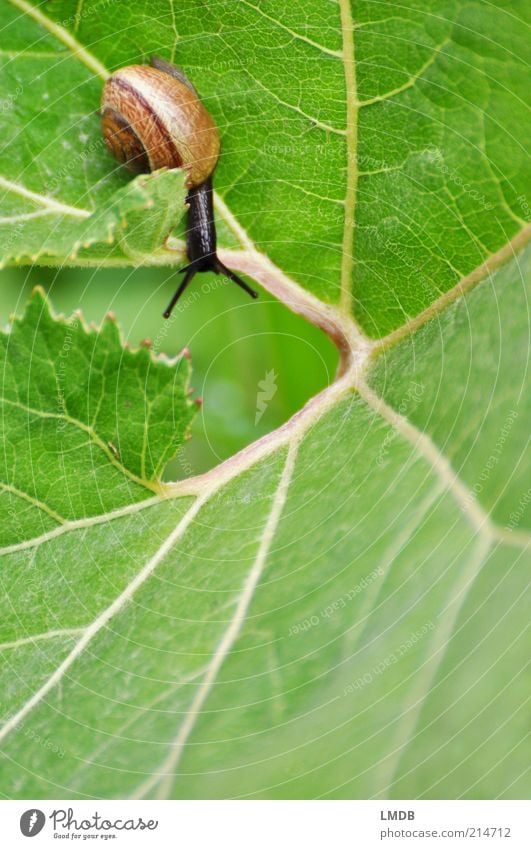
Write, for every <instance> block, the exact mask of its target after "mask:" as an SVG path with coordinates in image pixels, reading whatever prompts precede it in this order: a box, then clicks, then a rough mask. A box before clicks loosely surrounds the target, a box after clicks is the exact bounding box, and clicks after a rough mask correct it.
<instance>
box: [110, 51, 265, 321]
mask: <svg viewBox="0 0 531 849" xmlns="http://www.w3.org/2000/svg"><path fill="white" fill-rule="evenodd" d="M102 127H103V137H104V140H105V144H106V145H107V147H108V148H109V150H110V151H111V153H112V154H113V155H114V156H115V157H116V159H118V161H119V162H122V163H123V164H125V165H126V166H127V167H128V168H129V169H130V170H131V171H135V172H136V173H148V172H150V171H155V170H156V169H157V168H183V169H185V170H186V172H187V175H188V176H187V181H186V183H187V186H188V196H187V198H186V202H187V205H188V222H187V224H188V226H187V230H186V253H187V256H188V259H189V264H188V265H187V266H186V267H185V268H182V269H181V272H180V273H184V278H183V280H182V282H181V284H180V286H179V288H178V289H177V291H176V293H175V295H174V296H173V298H172V300H171V303H170V304H169V306H168V308H167V310H165V312H164V317H165V318H168V317H169V316H170V315H171V312H172V310H173V308H174V306H175V304H176V303H177V301H178V299H179V298H180V296H181V295H182V293H183V292H184V290H185V288H186V287H187V286H188V284H189V283H190V281H191V279H192V278H193V276H194V275H195V274H196V273H197V272H201V271H214V272H215V273H216V274H224V275H225V276H226V277H228V278H229V279H230V280H232V281H234V283H237V285H238V286H240V287H241V288H242V289H244V290H245V291H246V292H247V293H248V294H249V295H251V297H253V298H256V297H257V293H256V292H254V291H253V289H251V288H250V287H249V286H248V285H247V283H245V282H244V281H243V280H241V279H240V278H239V277H238V276H237V275H236V274H234V272H232V271H231V270H230V269H228V268H227V267H226V266H225V265H223V263H222V262H221V260H220V259H219V258H218V256H217V254H216V225H215V221H214V207H213V200H212V174H213V172H214V169H215V167H216V164H217V161H218V156H219V135H218V131H217V129H216V126H215V124H214V122H213V120H212V118H211V117H210V115H209V113H208V112H207V110H206V109H205V107H204V106H203V104H202V103H201V100H200V99H199V96H198V94H197V92H196V90H195V88H194V87H193V85H192V84H191V83H190V81H189V80H188V79H187V78H186V76H185V75H184V74H183V73H182V71H180V70H179V69H178V68H176V67H175V66H174V65H171V64H170V63H169V62H165V61H164V60H163V59H159V58H158V57H154V58H153V59H152V60H151V66H146V65H130V66H128V67H126V68H121V69H120V70H118V71H116V72H115V73H114V74H112V76H111V77H109V79H108V80H107V82H106V83H105V87H104V89H103V96H102Z"/></svg>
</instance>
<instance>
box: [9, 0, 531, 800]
mask: <svg viewBox="0 0 531 849" xmlns="http://www.w3.org/2000/svg"><path fill="white" fill-rule="evenodd" d="M4 6H5V10H6V29H5V31H4V33H5V44H4V45H3V48H2V49H4V48H5V51H7V52H8V54H9V56H10V57H11V59H12V65H11V63H7V62H6V76H5V78H6V79H7V90H9V91H13V90H16V86H15V88H13V86H14V85H15V84H18V83H19V82H20V84H21V85H22V91H21V93H20V95H19V97H18V99H17V100H16V102H14V104H13V109H12V110H11V111H12V113H13V114H12V115H10V120H9V121H7V119H6V118H5V115H2V116H1V119H2V121H5V125H3V130H4V138H6V139H7V140H9V141H10V142H12V140H13V138H14V135H15V134H19V135H20V136H21V138H23V139H24V140H25V141H26V143H25V144H21V145H13V144H10V145H9V146H8V147H7V148H6V150H5V151H4V153H3V154H2V156H3V157H4V160H3V161H4V162H5V170H4V171H3V172H2V173H5V174H6V175H9V176H5V177H4V178H3V183H2V186H3V187H4V188H6V192H7V197H8V198H11V201H12V202H13V207H10V214H16V209H17V208H19V207H17V204H19V202H20V189H18V195H19V197H18V198H16V197H14V196H15V195H16V194H17V190H13V189H12V188H9V186H8V185H7V183H6V181H7V180H9V181H10V182H11V183H15V184H16V185H17V186H18V187H20V186H23V187H24V188H25V189H27V190H29V191H32V192H37V193H39V194H42V195H43V196H44V197H45V198H49V197H51V196H52V195H51V194H50V192H49V190H48V189H49V187H47V183H46V176H45V175H48V179H51V177H50V175H53V174H54V173H56V172H57V170H58V169H59V170H60V166H59V164H58V163H59V161H60V159H61V158H64V156H63V154H61V150H60V147H61V144H62V141H65V140H66V141H67V142H72V144H73V145H74V147H75V149H76V150H78V149H79V144H80V140H79V135H78V134H79V124H80V122H81V124H82V127H83V132H84V133H86V134H87V136H88V139H87V142H86V143H87V145H88V146H90V144H91V143H92V141H94V142H95V143H96V140H99V128H98V122H97V119H96V118H95V117H94V114H93V110H95V109H96V108H97V103H98V98H99V92H100V89H101V84H102V80H103V78H104V77H105V75H106V73H107V69H112V68H114V67H117V66H119V65H121V64H126V63H130V62H134V61H144V60H146V59H147V57H148V56H149V54H150V53H152V52H157V53H160V54H162V55H164V56H166V57H168V58H171V59H174V60H176V61H178V63H179V64H181V65H182V66H183V67H184V68H185V69H186V70H187V71H188V72H190V74H191V76H192V78H193V80H194V83H196V84H197V86H198V88H199V90H200V91H201V92H202V94H203V96H204V98H205V102H206V104H207V106H208V108H209V109H211V111H212V113H213V114H214V116H215V118H216V120H217V122H218V125H219V126H220V129H221V132H222V137H223V151H224V154H223V157H222V159H221V162H220V166H219V169H218V172H217V174H216V185H217V189H218V192H219V195H218V198H217V212H218V218H219V220H220V224H221V227H220V232H221V242H222V245H223V246H224V247H225V249H227V248H229V247H230V248H234V245H235V243H236V244H237V246H238V247H237V249H236V250H232V251H228V250H225V251H224V256H226V257H228V258H230V259H231V260H232V262H233V264H234V266H235V267H237V268H240V270H243V271H244V272H245V271H247V272H250V271H252V273H253V274H254V275H255V276H256V277H257V279H258V280H260V281H261V282H263V283H264V285H265V286H266V287H269V288H270V290H271V291H274V292H276V293H279V294H280V295H281V297H282V298H283V299H284V300H286V301H289V303H290V304H291V305H292V306H293V307H294V309H297V310H299V311H301V312H303V313H304V314H305V315H309V316H310V317H311V318H312V320H313V321H315V322H316V323H318V324H320V325H321V326H324V327H326V329H327V330H328V332H329V333H330V335H331V336H333V338H334V339H336V341H338V344H339V346H340V348H341V351H342V363H341V367H342V373H341V376H340V377H338V379H337V380H336V381H335V383H334V384H332V385H331V386H330V387H329V388H328V389H326V390H325V391H324V392H323V393H321V395H319V396H317V397H316V398H314V399H312V400H311V401H310V402H309V403H308V404H307V406H306V407H305V408H304V409H303V410H302V411H301V412H300V413H299V414H298V415H297V416H295V417H294V418H292V419H291V420H290V421H289V422H288V423H287V424H286V425H285V426H284V427H283V428H281V429H279V430H277V431H275V432H274V433H272V434H269V435H268V436H267V437H265V438H264V439H262V440H260V441H259V442H256V443H254V444H253V445H251V446H249V447H248V448H247V449H246V450H244V451H243V452H241V453H240V454H238V455H236V456H235V457H234V458H232V459H231V460H229V461H228V462H226V463H224V464H222V465H220V466H218V467H217V468H215V469H213V470H212V471H211V472H209V473H207V474H206V475H203V476H201V477H198V478H195V479H194V478H192V479H189V480H186V481H182V482H180V483H177V484H164V483H162V482H161V474H162V470H163V467H164V464H165V462H166V460H167V459H168V458H169V456H171V454H172V453H174V452H175V450H177V448H178V446H179V444H180V442H181V440H182V438H183V435H184V432H185V429H186V425H187V423H188V421H189V417H190V414H191V413H190V411H191V406H190V403H189V401H188V400H187V397H188V396H187V388H186V387H187V377H188V367H187V365H186V363H185V362H184V361H179V363H178V364H174V365H173V366H172V367H171V368H168V367H167V365H166V364H164V363H161V362H155V361H154V360H153V359H152V357H151V355H150V354H149V353H148V352H147V351H141V352H139V353H136V354H132V353H130V352H128V351H127V350H124V349H123V348H121V346H120V344H119V339H118V337H117V331H116V328H115V326H114V324H112V323H111V324H109V325H105V327H104V328H103V329H102V330H100V331H99V332H96V331H91V332H87V330H86V329H85V328H83V327H82V326H79V327H76V328H75V331H73V330H72V324H71V323H70V324H68V323H66V324H65V323H64V322H61V321H59V322H56V321H54V320H52V319H51V318H50V317H49V315H48V314H47V312H46V309H43V305H42V302H41V301H40V300H39V297H38V296H37V299H36V300H35V301H34V302H33V303H32V305H31V307H30V309H29V312H28V314H27V315H26V317H25V319H24V320H23V321H22V322H21V323H20V324H18V323H16V322H15V324H14V326H13V329H12V330H11V332H10V334H8V335H6V336H5V338H4V339H3V349H4V352H5V364H4V368H3V371H2V373H3V384H4V385H3V391H2V397H3V398H4V399H5V402H4V405H3V427H4V429H5V434H4V444H5V446H6V447H5V449H4V459H3V466H2V480H3V482H4V488H3V490H1V491H0V509H2V510H3V515H4V516H5V527H6V529H7V531H6V536H5V537H4V539H3V548H2V549H1V550H0V555H1V565H0V575H1V578H2V584H3V593H2V599H3V600H2V611H1V614H2V615H1V616H0V623H1V624H0V649H1V653H0V657H1V659H2V666H1V669H0V675H1V681H0V692H1V693H2V702H1V717H2V718H1V720H0V741H1V743H2V751H3V758H2V760H1V761H0V773H1V776H0V780H1V782H2V784H1V786H2V789H3V792H4V794H5V795H6V796H14V797H27V798H72V797H74V798H91V797H103V798H108V797H117V798H123V797H131V798H137V797H139V798H144V797H148V798H149V797H153V796H160V797H163V798H184V797H190V798H216V797H222V798H233V797H252V798H271V797H279V798H301V797H302V798H314V797H332V798H342V797H347V798H352V797H358V798H367V797H383V798H388V797H392V798H402V799H403V798H422V797H427V798H447V797H448V798H456V797H459V798H478V797H479V798H492V797H496V798H527V797H528V795H529V782H528V778H527V777H526V776H527V775H528V766H529V761H530V755H531V753H530V749H529V734H528V730H529V729H528V716H527V711H526V704H527V699H528V692H529V671H528V670H529V667H528V664H527V663H526V660H527V657H528V653H529V652H528V638H527V635H526V629H527V627H528V619H529V616H528V610H529V597H528V578H527V576H528V568H527V560H525V556H526V555H525V551H526V548H527V546H528V543H529V526H530V524H531V518H530V517H531V512H530V511H529V504H530V502H531V494H530V491H529V488H528V482H527V480H526V478H525V464H524V460H525V454H524V451H525V449H526V447H527V439H528V433H527V431H528V428H527V427H526V422H527V421H528V420H529V411H528V410H527V409H526V407H525V399H526V395H525V392H524V389H525V381H526V380H527V372H526V362H525V359H524V357H523V351H525V350H526V349H527V345H528V312H527V303H528V298H529V292H528V288H529V280H530V278H531V250H530V249H529V248H528V249H527V250H525V249H523V248H524V245H525V241H526V239H527V238H528V234H529V229H525V227H524V222H523V218H524V217H525V213H526V210H527V206H528V202H527V201H526V198H527V197H529V194H526V191H527V188H526V184H525V182H524V176H523V171H524V165H525V161H524V156H523V151H522V146H521V141H520V140H521V139H523V138H525V137H526V127H525V121H526V120H527V115H526V112H525V110H524V109H523V108H522V100H523V99H524V96H525V95H526V94H527V92H526V90H525V89H524V82H523V80H524V69H525V59H526V56H527V43H526V41H524V38H525V26H524V23H523V22H524V15H527V14H528V11H527V6H525V7H524V5H523V4H517V3H515V4H512V5H511V8H510V11H509V10H507V9H506V8H505V5H504V4H501V3H500V4H490V5H488V6H486V5H485V4H475V3H470V4H466V5H463V4H457V3H450V2H448V3H443V4H441V3H428V4H426V3H422V4H420V3H413V2H410V3H406V4H405V5H403V6H401V8H400V15H399V16H398V15H396V16H395V15H393V16H390V15H389V10H388V8H387V7H386V6H385V4H375V3H372V2H361V3H356V4H350V3H348V2H347V0H340V2H339V4H338V5H337V7H331V6H330V4H324V5H323V4H322V3H318V2H317V0H311V2H309V3H305V4H298V5H293V4H292V8H290V9H288V10H287V9H286V8H285V4H281V3H280V2H277V0H271V2H267V3H260V4H258V3H251V2H247V0H245V2H242V3H238V4H224V5H221V6H205V5H204V4H203V3H198V2H192V0H185V2H183V3H179V4H174V3H171V4H168V3H167V2H164V3H159V2H151V3H150V4H149V5H148V4H147V3H144V2H138V0H137V2H132V3H128V4H127V20H126V21H125V22H124V11H123V10H124V6H123V4H115V3H109V4H106V3H105V4H102V3H101V0H99V1H98V0H85V2H84V3H82V4H78V3H74V2H62V1H61V2H60V1H59V0H52V2H49V3H46V4H40V5H38V6H34V5H32V4H30V3H29V2H27V0H6V2H5V4H4ZM334 16H335V17H334ZM28 44H31V45H32V47H31V48H28V49H27V50H24V48H25V47H27V45H28ZM354 49H355V51H356V52H355V54H354ZM10 51H11V52H10ZM38 52H42V54H43V55H42V56H35V55H33V54H35V53H38ZM56 54H59V57H58V56H57V55H56ZM32 62H33V63H35V64H33V65H32V64H31V63H32ZM27 63H30V64H29V65H28V64H27ZM35 78H36V79H35ZM30 79H31V81H32V85H31V87H30V86H29V83H28V82H27V81H28V80H30ZM346 92H347V93H346ZM52 93H53V94H54V96H53V97H52ZM45 94H48V95H49V97H48V98H44V97H43V95H45ZM43 100H45V102H46V103H49V106H48V108H47V110H46V111H43V110H42V101H43ZM50 101H51V102H50ZM91 110H92V111H91ZM17 122H18V123H17ZM37 130H38V131H37ZM76 138H77V139H78V141H75V139H76ZM64 149H65V148H64V146H63V150H64ZM66 149H67V150H68V148H66ZM74 159H75V157H74ZM72 161H74V160H72ZM1 162H2V160H0V167H1ZM173 179H174V177H172V176H171V175H169V174H162V175H160V176H159V175H155V176H154V177H153V182H151V181H150V180H148V181H147V183H145V184H144V183H140V184H129V183H128V177H127V176H126V175H124V174H123V173H122V172H121V171H120V170H119V169H115V167H114V164H113V162H112V160H110V158H109V156H108V154H106V153H105V151H104V150H103V148H102V147H101V144H100V143H99V141H98V142H97V144H96V147H95V148H94V155H93V156H91V157H90V159H89V160H87V162H86V163H85V165H84V168H83V169H81V170H80V169H72V173H70V171H69V172H68V174H66V173H63V174H62V175H61V190H60V192H58V193H57V194H54V195H53V198H54V201H58V202H61V203H65V204H69V205H73V206H77V205H79V204H80V203H81V202H82V201H83V199H85V198H86V197H90V202H91V205H90V211H92V212H93V218H92V220H91V218H87V219H86V222H85V221H84V222H83V225H84V226H90V227H92V226H95V227H96V226H97V228H98V235H97V236H96V241H95V243H94V245H91V246H89V247H86V248H83V250H82V251H80V252H79V253H78V254H77V256H74V257H72V259H71V261H72V262H78V263H80V264H81V263H83V262H85V263H90V262H97V263H102V264H105V263H106V262H107V263H109V264H112V263H113V262H130V263H133V264H139V263H141V262H145V263H149V262H161V263H165V262H168V263H173V262H174V261H175V260H176V259H177V258H178V256H179V254H178V252H177V251H172V249H171V246H172V243H170V246H169V247H168V246H166V247H165V246H164V245H163V241H164V238H163V234H164V232H165V231H166V230H167V229H168V228H170V225H171V223H172V222H175V221H176V220H177V218H178V210H179V209H180V208H181V206H182V195H181V196H179V197H180V199H179V201H178V203H177V201H175V205H174V206H171V205H172V203H173V201H174V200H175V196H174V195H173V194H172V190H171V186H170V181H171V180H173ZM175 179H177V177H175ZM159 180H160V182H158V181H159ZM126 185H127V186H132V187H133V188H125V187H126ZM157 186H158V187H160V189H161V195H160V196H157V198H156V200H155V198H154V195H153V196H151V195H150V197H153V198H154V200H155V202H154V204H153V206H151V207H150V208H149V209H147V210H146V215H147V216H155V218H156V223H155V224H154V223H153V222H152V223H151V224H149V225H146V226H145V229H144V220H143V214H144V213H143V201H142V202H140V203H139V204H138V206H134V208H132V209H131V210H130V212H131V214H132V215H134V216H139V217H138V218H135V223H134V226H133V228H132V229H122V228H121V225H120V223H119V222H121V220H122V219H121V215H122V213H121V211H120V214H118V213H117V212H116V209H117V205H118V206H119V207H120V210H122V202H124V196H123V195H122V196H120V194H118V195H117V193H120V192H125V194H126V195H127V197H129V196H128V194H127V193H128V192H129V191H132V192H133V193H134V194H135V195H136V192H137V190H139V191H145V192H147V193H148V194H150V193H151V191H152V190H153V191H154V190H155V187H157ZM166 190H167V192H166ZM117 197H118V198H120V197H121V198H122V200H119V201H118V202H117ZM172 198H173V200H172ZM109 205H110V206H111V207H112V209H113V210H114V213H112V214H111V213H108V214H109V215H111V217H112V215H113V214H114V215H115V217H114V218H113V219H112V220H113V221H114V222H115V223H114V225H113V227H111V229H112V232H113V233H115V234H116V235H115V239H116V241H115V242H113V244H112V245H111V246H110V248H109V254H108V256H106V254H105V247H104V240H105V239H104V231H105V233H108V232H109V230H108V226H107V225H106V227H102V228H101V230H100V225H99V224H98V225H96V224H95V222H96V221H99V216H100V210H106V209H107V210H108V209H109ZM170 207H171V208H170ZM83 208H85V207H83ZM88 208H89V207H88V206H87V209H88ZM102 215H103V218H105V214H103V213H102ZM174 216H175V217H174ZM102 220H103V219H102ZM150 220H151V219H150ZM23 223H24V222H23ZM76 226H79V222H78V223H77V224H76ZM36 227H37V224H36V221H35V219H29V220H27V221H25V223H24V228H25V229H24V231H23V233H22V235H21V237H20V239H21V244H23V243H26V242H27V243H28V244H34V245H36V248H35V250H40V248H39V246H40V245H41V244H42V239H43V236H42V231H41V232H40V235H39V231H38V230H37V229H35V230H34V229H33V228H36ZM58 227H59V229H58V231H57V238H56V236H55V235H50V236H49V237H47V241H46V245H47V252H48V258H49V261H56V262H57V263H58V264H59V263H60V262H62V261H63V259H67V257H71V255H72V253H76V251H77V248H76V249H74V245H79V241H80V236H79V232H78V231H76V232H75V233H74V230H75V228H73V229H72V230H71V229H70V227H71V223H70V224H68V223H65V221H63V220H62V221H61V223H60V224H58ZM26 228H27V229H26ZM113 228H115V229H113ZM135 234H141V235H142V238H143V239H144V238H145V239H146V241H145V242H143V243H140V241H138V242H137V240H136V235H135ZM6 238H7V237H6ZM32 239H33V240H34V241H33V242H32V241H31V240H32ZM159 240H160V242H159ZM82 244H83V242H82ZM4 249H5V250H6V247H5V243H4ZM6 255H7V256H10V255H13V254H12V253H11V252H10V250H9V249H7V250H6ZM21 255H24V256H25V255H26V254H25V253H24V251H23V252H22V254H21ZM54 258H55V259H54ZM41 259H42V261H43V262H44V261H47V260H46V257H42V258H41ZM353 319H356V321H354V320H353ZM360 328H361V329H360ZM73 332H75V334H76V335H75V340H74V345H73V346H72V351H71V353H70V355H69V357H68V360H67V365H66V366H65V368H66V370H67V379H66V378H64V379H63V378H61V377H59V375H60V374H61V372H60V371H59V366H60V365H61V360H62V357H61V351H62V350H63V348H64V345H65V342H66V339H67V337H68V336H69V335H71V334H72V333H73ZM375 339H376V341H374V340H375ZM174 384H175V385H174ZM64 387H67V388H66V389H65V388H64ZM65 413H66V414H65ZM526 413H527V415H526ZM80 423H81V427H80ZM63 425H66V427H65V430H64V432H63V430H62V428H63ZM48 426H49V427H48Z"/></svg>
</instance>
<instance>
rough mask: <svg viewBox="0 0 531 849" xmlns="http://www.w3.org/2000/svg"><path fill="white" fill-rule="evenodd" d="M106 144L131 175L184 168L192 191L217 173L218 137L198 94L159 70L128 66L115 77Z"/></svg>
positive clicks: (110, 83) (105, 102) (108, 92)
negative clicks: (132, 173) (214, 172)
mask: <svg viewBox="0 0 531 849" xmlns="http://www.w3.org/2000/svg"><path fill="white" fill-rule="evenodd" d="M101 107H102V128H103V137H104V140H105V144H106V145H107V147H108V148H109V150H110V152H111V153H112V154H113V156H115V157H116V159H118V161H119V162H122V163H124V164H125V165H127V167H128V168H130V169H131V170H132V171H135V172H137V173H147V172H150V171H155V170H157V169H158V168H184V169H186V171H187V172H188V179H187V185H188V187H189V188H192V187H194V186H199V185H201V183H203V182H204V181H205V180H206V179H207V178H208V177H209V176H210V175H211V174H212V172H213V171H214V168H215V167H216V163H217V161H218V156H219V147H220V142H219V134H218V131H217V128H216V125H215V123H214V121H213V120H212V118H211V116H210V115H209V113H208V112H207V110H206V109H205V107H204V106H203V104H202V103H201V101H200V100H199V98H198V96H197V94H196V92H195V91H194V89H193V88H192V87H191V86H189V85H186V84H185V83H184V82H182V81H181V80H180V79H178V78H176V77H174V76H170V75H169V74H168V73H165V72H164V71H162V70H159V69H158V68H153V67H150V66H146V65H129V66H128V67H125V68H121V69H120V70H118V71H116V72H115V73H114V74H112V75H111V76H110V77H109V79H108V80H107V81H106V83H105V86H104V89H103V95H102V102H101Z"/></svg>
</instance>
